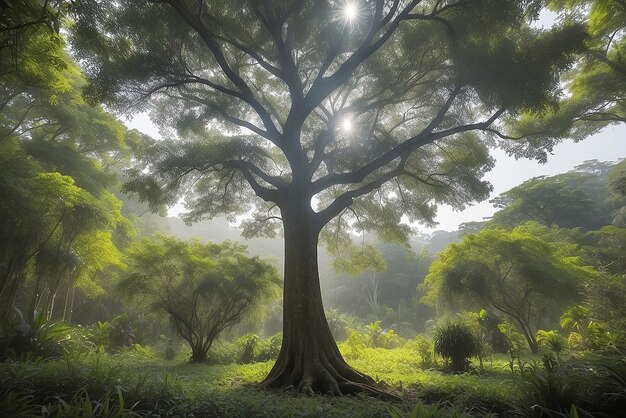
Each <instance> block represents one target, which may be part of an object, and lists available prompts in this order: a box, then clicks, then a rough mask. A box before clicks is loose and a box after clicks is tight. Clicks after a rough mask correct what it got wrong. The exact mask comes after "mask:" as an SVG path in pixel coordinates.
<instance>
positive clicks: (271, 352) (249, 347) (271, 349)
mask: <svg viewBox="0 0 626 418" xmlns="http://www.w3.org/2000/svg"><path fill="white" fill-rule="evenodd" d="M282 337H283V336H282V334H276V335H273V336H271V337H269V338H267V339H265V340H264V339H261V338H259V336H257V335H256V334H246V335H244V336H242V337H240V338H239V339H237V341H235V344H234V347H233V350H234V359H233V360H234V361H236V362H237V363H241V364H250V363H254V362H264V361H269V360H276V358H277V357H278V353H279V352H280V346H281V343H282ZM223 364H226V363H223Z"/></svg>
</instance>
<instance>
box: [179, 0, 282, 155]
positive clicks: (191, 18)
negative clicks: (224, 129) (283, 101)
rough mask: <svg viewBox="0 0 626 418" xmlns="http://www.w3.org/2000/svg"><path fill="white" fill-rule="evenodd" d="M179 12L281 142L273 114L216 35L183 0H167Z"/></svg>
mask: <svg viewBox="0 0 626 418" xmlns="http://www.w3.org/2000/svg"><path fill="white" fill-rule="evenodd" d="M167 3H168V4H170V5H171V6H172V7H173V8H174V9H175V10H176V11H177V12H178V14H179V15H180V16H181V17H182V18H183V19H184V20H185V21H186V22H187V23H188V24H189V25H190V26H191V27H192V28H193V29H194V30H195V31H196V32H197V33H198V35H200V37H201V38H202V40H203V41H204V43H205V45H206V46H207V47H208V48H209V50H210V51H211V53H212V54H213V57H214V58H215V59H216V61H217V63H218V65H219V66H220V68H221V70H222V71H223V73H224V74H225V75H226V77H228V79H229V80H230V81H231V82H232V83H233V84H234V85H235V86H237V88H238V89H239V90H240V91H241V93H242V95H243V96H242V97H243V99H244V100H245V101H246V103H248V104H249V105H250V106H251V107H252V108H253V109H254V110H255V111H256V113H257V114H258V115H259V117H260V118H261V120H262V121H263V125H264V126H265V129H266V130H267V132H268V133H269V134H270V135H271V137H272V138H274V141H275V143H276V144H278V143H279V142H281V140H280V139H281V133H280V132H279V131H278V129H277V128H276V125H275V124H274V122H273V121H272V118H271V116H270V115H269V113H268V112H267V111H266V110H265V108H264V107H263V105H261V103H259V101H258V100H256V99H255V98H254V94H253V92H252V90H251V89H250V87H249V86H248V84H246V82H245V81H244V80H243V78H241V76H239V74H237V73H236V72H235V71H234V70H233V69H232V68H231V66H230V65H229V64H228V61H227V60H226V57H225V56H224V53H223V52H222V50H221V49H220V47H219V46H218V44H217V42H216V38H215V36H214V35H213V34H212V33H211V31H210V30H209V29H208V28H207V27H206V26H205V25H204V24H203V23H202V21H201V19H200V17H199V16H197V15H195V14H193V13H191V12H190V11H189V10H188V9H187V8H186V7H185V6H184V5H183V4H182V3H183V2H182V1H181V0H167Z"/></svg>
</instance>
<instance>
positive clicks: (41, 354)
mask: <svg viewBox="0 0 626 418" xmlns="http://www.w3.org/2000/svg"><path fill="white" fill-rule="evenodd" d="M15 311H16V313H17V318H18V322H17V325H16V326H15V327H14V329H15V334H14V335H12V336H9V337H5V338H2V339H1V340H0V358H2V357H10V356H12V357H15V358H22V359H26V358H45V359H48V358H55V357H61V356H63V354H65V353H67V352H69V351H70V349H73V350H76V351H80V350H79V349H80V347H79V345H80V344H79V343H80V339H79V337H80V336H79V334H78V333H75V332H74V330H73V329H72V328H71V327H70V326H69V325H66V324H61V323H54V322H52V321H48V320H46V317H45V315H44V314H43V312H37V311H35V312H33V318H32V320H28V319H27V318H26V317H25V316H24V315H23V314H22V312H21V311H20V310H19V309H17V308H15ZM73 334H76V335H74V338H73V339H72V336H73ZM73 343H78V344H73ZM73 345H76V347H73Z"/></svg>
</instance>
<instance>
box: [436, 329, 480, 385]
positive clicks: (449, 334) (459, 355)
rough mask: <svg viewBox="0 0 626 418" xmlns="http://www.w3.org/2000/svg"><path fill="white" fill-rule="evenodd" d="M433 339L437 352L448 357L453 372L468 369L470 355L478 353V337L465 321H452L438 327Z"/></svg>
mask: <svg viewBox="0 0 626 418" xmlns="http://www.w3.org/2000/svg"><path fill="white" fill-rule="evenodd" d="M433 341H434V343H435V345H434V348H435V352H436V353H438V354H440V355H441V356H442V357H443V358H444V359H446V361H447V362H448V363H449V365H450V367H451V370H452V372H453V373H462V372H465V371H467V370H468V369H469V357H472V356H475V355H476V354H477V353H478V343H477V341H476V337H475V336H474V334H473V333H472V330H471V329H470V328H469V327H468V326H467V325H466V324H463V323H458V322H451V323H448V324H446V325H443V326H440V327H437V329H436V330H435V336H434V338H433Z"/></svg>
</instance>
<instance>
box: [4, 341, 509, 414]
mask: <svg viewBox="0 0 626 418" xmlns="http://www.w3.org/2000/svg"><path fill="white" fill-rule="evenodd" d="M349 362H350V364H351V365H353V366H354V367H356V368H357V369H358V370H360V371H362V372H365V373H367V374H369V375H371V376H372V377H374V378H375V379H376V380H377V381H380V382H381V384H382V385H383V386H384V387H386V388H387V390H389V391H391V392H393V393H395V394H397V395H399V396H400V397H401V398H402V399H404V400H405V401H404V402H403V403H400V404H394V405H392V404H389V403H386V402H383V401H380V400H377V399H374V398H371V397H367V396H356V397H353V396H351V397H340V398H333V397H326V396H316V397H302V396H296V395H295V394H293V393H291V392H289V391H287V392H273V391H272V392H271V391H265V390H261V389H259V388H257V387H256V386H255V384H256V383H258V382H259V381H261V380H262V379H263V377H264V376H265V375H266V374H267V373H268V372H269V370H270V368H271V366H272V364H273V362H272V361H269V362H262V363H256V364H249V365H234V364H233V365H214V366H210V365H205V364H189V363H186V362H185V361H184V359H183V358H178V359H175V360H171V361H165V360H162V359H161V358H159V357H157V356H154V355H151V353H150V352H149V351H147V350H131V351H130V352H126V353H124V354H118V355H111V354H107V353H104V352H99V353H91V354H88V355H82V356H74V357H70V358H65V359H62V360H52V361H35V362H32V361H31V362H8V363H4V364H2V365H0V381H1V382H2V383H1V384H0V385H1V388H2V393H4V394H6V395H9V396H8V397H7V396H6V395H5V399H4V400H3V401H2V402H0V411H5V413H9V414H12V415H6V416H85V415H84V413H85V408H87V409H88V410H92V412H93V409H94V408H95V409H96V411H95V412H96V413H95V414H93V415H98V414H99V415H105V416H106V415H108V416H132V415H133V414H139V415H141V416H194V417H201V416H202V417H386V416H390V414H391V415H395V416H398V415H400V416H403V415H405V414H408V416H410V412H411V411H412V410H413V409H414V407H415V405H416V404H418V405H419V404H422V403H426V404H427V406H423V407H417V408H416V409H415V410H416V411H418V415H416V416H419V417H421V416H424V417H427V416H455V415H456V416H482V415H485V414H486V413H487V414H489V413H492V414H494V415H499V416H507V415H508V411H509V410H510V402H511V401H514V399H515V396H514V395H513V394H515V393H516V389H515V384H514V381H513V380H512V379H511V375H510V374H509V373H507V371H506V369H507V367H508V366H507V361H506V360H505V359H504V358H502V357H500V358H496V359H493V361H489V360H487V361H486V362H485V368H484V371H482V372H481V373H479V374H478V373H477V374H467V375H447V374H443V373H442V372H440V371H438V370H436V369H432V370H425V369H423V368H422V366H421V364H420V362H421V360H420V359H419V357H418V356H417V355H415V354H414V353H412V352H410V350H408V349H405V348H398V349H394V350H385V349H370V348H367V349H364V350H362V351H361V352H360V353H359V355H358V356H356V357H354V358H349ZM120 394H121V395H122V396H120ZM86 396H88V400H89V402H88V401H87V399H86ZM88 403H89V404H90V406H89V405H87V404H88ZM105 404H106V405H105ZM120 404H122V405H123V407H122V408H121V407H120ZM447 405H454V407H449V406H447ZM105 406H106V408H107V411H108V412H107V414H105V413H104V410H105ZM89 408H91V409H89ZM462 411H463V412H462ZM81 412H82V413H83V415H80V413H81ZM1 414H2V412H0V415H1Z"/></svg>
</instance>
